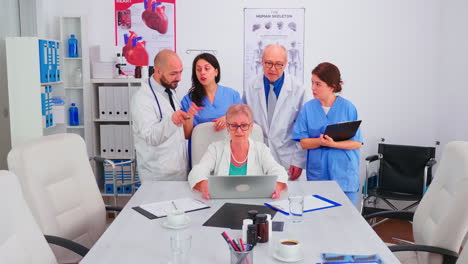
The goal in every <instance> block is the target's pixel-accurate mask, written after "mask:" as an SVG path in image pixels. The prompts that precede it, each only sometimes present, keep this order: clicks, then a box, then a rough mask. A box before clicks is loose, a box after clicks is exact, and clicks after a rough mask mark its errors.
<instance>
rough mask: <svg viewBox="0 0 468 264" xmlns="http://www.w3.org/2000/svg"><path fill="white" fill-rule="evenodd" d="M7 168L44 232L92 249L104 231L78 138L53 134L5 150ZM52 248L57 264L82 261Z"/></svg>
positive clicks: (100, 206)
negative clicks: (18, 184)
mask: <svg viewBox="0 0 468 264" xmlns="http://www.w3.org/2000/svg"><path fill="white" fill-rule="evenodd" d="M8 167H9V169H10V171H12V172H13V173H14V174H16V175H17V176H18V179H19V182H20V184H21V187H22V190H23V193H24V197H25V200H26V202H27V203H28V205H29V207H30V208H31V211H32V214H33V216H34V218H35V219H36V222H37V223H38V225H39V227H40V228H41V230H42V232H43V233H44V234H48V235H53V236H59V237H63V238H66V239H69V240H72V241H75V242H77V243H79V244H81V245H83V246H85V247H87V248H90V247H92V246H93V244H94V243H95V242H96V240H97V239H98V238H99V237H100V236H101V234H102V233H103V232H104V230H105V228H106V211H105V209H106V208H105V206H104V202H103V200H102V196H101V193H100V191H99V188H98V186H97V183H96V179H95V177H94V174H93V171H92V169H91V166H90V164H89V160H88V155H87V152H86V145H85V142H84V140H83V139H82V138H81V137H80V136H78V135H76V134H57V135H52V136H45V137H41V138H37V139H33V140H31V141H29V142H26V143H25V144H23V145H20V146H17V147H15V148H13V149H12V150H11V151H10V153H9V154H8ZM52 249H53V251H54V253H55V256H56V257H57V259H58V261H59V262H61V263H62V262H77V261H78V260H79V259H80V258H81V257H80V256H78V255H76V254H73V253H70V251H68V250H64V249H63V248H59V247H56V246H52Z"/></svg>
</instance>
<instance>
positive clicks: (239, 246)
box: [232, 239, 243, 251]
mask: <svg viewBox="0 0 468 264" xmlns="http://www.w3.org/2000/svg"><path fill="white" fill-rule="evenodd" d="M232 242H234V245H236V246H237V248H238V249H239V251H243V250H242V247H241V245H240V244H239V243H238V242H237V241H236V240H235V239H233V240H232Z"/></svg>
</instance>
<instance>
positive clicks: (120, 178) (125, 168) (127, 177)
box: [104, 160, 138, 194]
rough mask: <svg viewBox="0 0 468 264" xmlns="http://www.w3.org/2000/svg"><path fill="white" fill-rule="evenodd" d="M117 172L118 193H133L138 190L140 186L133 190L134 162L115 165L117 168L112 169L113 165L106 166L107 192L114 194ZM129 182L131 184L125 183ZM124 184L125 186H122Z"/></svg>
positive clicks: (105, 183) (116, 161)
mask: <svg viewBox="0 0 468 264" xmlns="http://www.w3.org/2000/svg"><path fill="white" fill-rule="evenodd" d="M125 161H128V160H114V163H120V162H125ZM114 174H115V179H116V181H115V183H116V185H117V193H118V194H123V193H126V194H131V193H132V192H133V191H136V190H137V189H138V187H135V188H136V189H135V190H132V188H133V187H132V185H130V183H131V182H132V163H127V164H122V165H117V166H115V170H113V169H112V166H104V190H105V193H107V194H114V178H113V176H114ZM125 184H129V185H125ZM122 185H124V186H122Z"/></svg>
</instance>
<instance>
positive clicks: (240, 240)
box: [239, 238, 250, 264]
mask: <svg viewBox="0 0 468 264" xmlns="http://www.w3.org/2000/svg"><path fill="white" fill-rule="evenodd" d="M239 243H240V245H241V248H242V251H246V250H245V245H244V241H242V238H239ZM246 260H247V264H250V261H249V259H246Z"/></svg>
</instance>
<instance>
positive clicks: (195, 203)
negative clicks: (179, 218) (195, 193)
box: [132, 198, 210, 220]
mask: <svg viewBox="0 0 468 264" xmlns="http://www.w3.org/2000/svg"><path fill="white" fill-rule="evenodd" d="M208 208H210V206H208V205H206V204H205V203H203V202H202V201H199V200H196V199H191V198H182V199H176V200H169V201H162V202H155V203H149V204H143V205H140V206H135V207H132V209H133V210H135V211H137V212H138V213H140V214H142V215H144V216H145V217H147V218H148V219H151V220H152V219H157V218H163V217H166V216H167V211H170V210H181V211H184V212H185V213H189V212H194V211H198V210H203V209H208Z"/></svg>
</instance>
